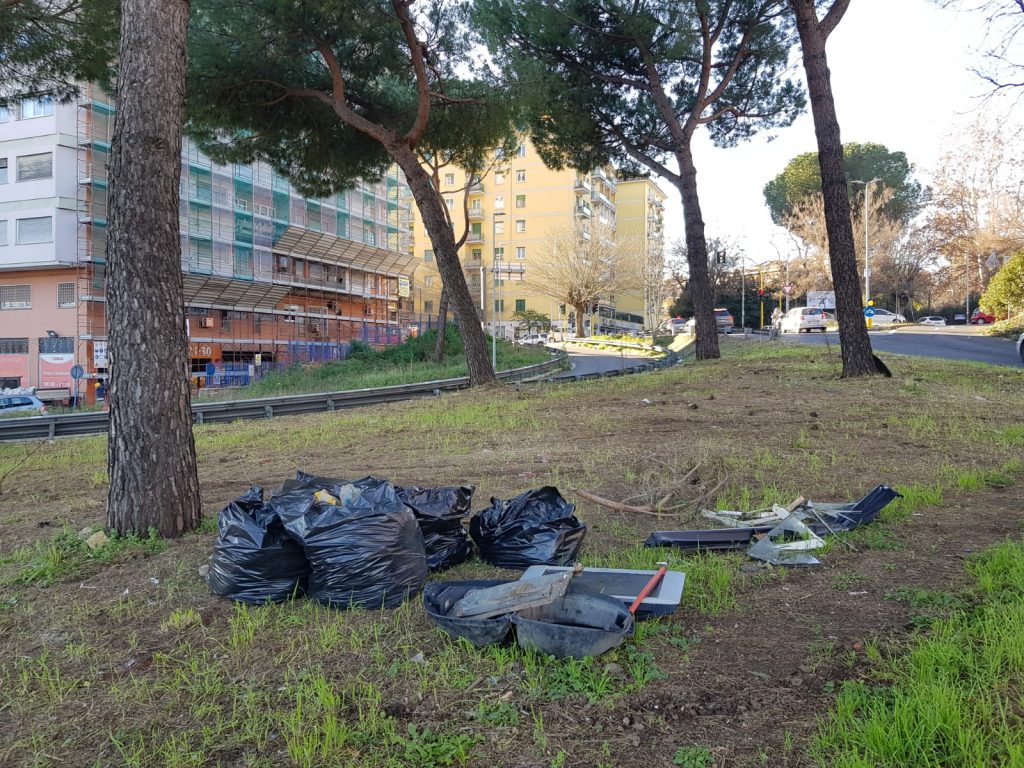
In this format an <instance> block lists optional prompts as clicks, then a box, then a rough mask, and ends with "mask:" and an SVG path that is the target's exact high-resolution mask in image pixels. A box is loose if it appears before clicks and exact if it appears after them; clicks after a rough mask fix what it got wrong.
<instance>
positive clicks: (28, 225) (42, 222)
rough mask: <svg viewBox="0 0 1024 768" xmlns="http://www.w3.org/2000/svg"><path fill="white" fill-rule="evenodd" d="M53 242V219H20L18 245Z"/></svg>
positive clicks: (47, 217)
mask: <svg viewBox="0 0 1024 768" xmlns="http://www.w3.org/2000/svg"><path fill="white" fill-rule="evenodd" d="M50 242H53V217H52V216H39V217H38V218H33V219H18V245H31V244H33V243H50Z"/></svg>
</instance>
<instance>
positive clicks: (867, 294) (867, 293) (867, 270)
mask: <svg viewBox="0 0 1024 768" xmlns="http://www.w3.org/2000/svg"><path fill="white" fill-rule="evenodd" d="M876 181H881V179H880V178H878V177H877V176H876V177H875V178H873V179H871V180H870V181H857V180H854V181H851V182H850V183H851V184H863V185H864V203H863V207H864V306H867V303H868V302H869V301H871V251H870V250H868V195H869V194H870V193H871V185H872V184H874V183H875V182H876Z"/></svg>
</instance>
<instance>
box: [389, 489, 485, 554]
mask: <svg viewBox="0 0 1024 768" xmlns="http://www.w3.org/2000/svg"><path fill="white" fill-rule="evenodd" d="M395 490H396V491H397V492H398V498H400V499H401V500H402V501H403V502H405V505H406V506H407V507H409V508H410V509H411V510H412V511H413V514H414V515H416V522H417V523H418V524H419V526H420V530H421V531H422V532H423V544H424V546H425V547H426V550H427V567H428V568H429V569H430V570H431V571H440V570H443V569H445V568H451V567H452V566H453V565H458V564H459V563H464V562H465V561H467V560H469V559H470V558H471V557H472V556H473V545H472V544H470V542H469V536H467V535H466V529H465V528H463V527H462V519H463V518H464V517H466V516H467V515H468V514H469V510H470V506H471V505H472V503H473V486H471V485H454V486H444V487H440V488H417V487H416V486H410V487H408V488H396V489H395Z"/></svg>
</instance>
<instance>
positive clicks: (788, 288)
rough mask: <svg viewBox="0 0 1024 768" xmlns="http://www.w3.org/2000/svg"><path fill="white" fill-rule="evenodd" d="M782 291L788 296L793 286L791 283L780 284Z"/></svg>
mask: <svg viewBox="0 0 1024 768" xmlns="http://www.w3.org/2000/svg"><path fill="white" fill-rule="evenodd" d="M782 292H783V293H784V294H786V295H787V296H789V295H790V294H791V293H793V286H792V285H784V286H782Z"/></svg>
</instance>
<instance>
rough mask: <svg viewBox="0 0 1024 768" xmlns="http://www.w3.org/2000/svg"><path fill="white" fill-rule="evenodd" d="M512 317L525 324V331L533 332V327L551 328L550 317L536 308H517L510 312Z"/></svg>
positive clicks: (544, 329)
mask: <svg viewBox="0 0 1024 768" xmlns="http://www.w3.org/2000/svg"><path fill="white" fill-rule="evenodd" d="M512 319H513V320H517V321H518V322H520V323H522V324H523V325H525V326H526V332H527V333H533V329H534V328H536V329H537V330H538V331H549V330H551V318H550V317H548V316H547V315H545V314H544V313H543V312H538V311H537V310H536V309H517V310H516V311H515V312H513V313H512Z"/></svg>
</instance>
